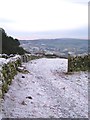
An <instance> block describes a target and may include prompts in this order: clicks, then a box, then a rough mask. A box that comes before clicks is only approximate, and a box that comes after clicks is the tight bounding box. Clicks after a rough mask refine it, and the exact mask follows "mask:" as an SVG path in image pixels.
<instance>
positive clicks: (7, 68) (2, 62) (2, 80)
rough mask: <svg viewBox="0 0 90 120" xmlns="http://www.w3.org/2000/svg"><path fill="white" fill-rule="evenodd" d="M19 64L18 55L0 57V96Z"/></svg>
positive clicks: (19, 57) (19, 58) (5, 89)
mask: <svg viewBox="0 0 90 120" xmlns="http://www.w3.org/2000/svg"><path fill="white" fill-rule="evenodd" d="M19 66H21V56H19V55H16V56H15V57H11V58H9V59H5V58H0V97H2V96H3V95H4V93H6V92H7V90H8V86H9V85H10V84H11V82H12V80H13V78H14V76H15V75H16V74H17V68H18V67H19Z"/></svg>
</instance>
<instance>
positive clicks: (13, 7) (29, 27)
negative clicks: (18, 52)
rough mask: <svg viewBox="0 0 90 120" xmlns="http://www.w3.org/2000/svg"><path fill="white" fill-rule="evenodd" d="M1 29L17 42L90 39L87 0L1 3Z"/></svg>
mask: <svg viewBox="0 0 90 120" xmlns="http://www.w3.org/2000/svg"><path fill="white" fill-rule="evenodd" d="M0 27H2V28H4V29H5V30H6V32H7V34H8V35H11V36H12V37H15V38H18V39H39V38H40V39H41V38H61V37H62V38H66V37H68V38H69V37H74V38H88V0H0Z"/></svg>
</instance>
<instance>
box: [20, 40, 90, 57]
mask: <svg viewBox="0 0 90 120" xmlns="http://www.w3.org/2000/svg"><path fill="white" fill-rule="evenodd" d="M20 43H21V46H22V47H23V48H25V49H26V50H28V51H30V52H32V51H35V50H36V51H35V52H37V50H38V51H41V50H42V51H51V52H53V51H55V52H58V53H60V54H63V53H64V54H65V55H66V56H67V55H68V52H73V53H75V54H83V53H88V40H87V39H75V38H56V39H38V40H21V41H20Z"/></svg>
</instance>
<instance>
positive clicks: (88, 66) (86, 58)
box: [68, 54, 90, 72]
mask: <svg viewBox="0 0 90 120" xmlns="http://www.w3.org/2000/svg"><path fill="white" fill-rule="evenodd" d="M74 71H90V55H78V56H72V55H70V54H69V55H68V72H74Z"/></svg>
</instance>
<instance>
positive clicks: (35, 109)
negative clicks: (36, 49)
mask: <svg viewBox="0 0 90 120" xmlns="http://www.w3.org/2000/svg"><path fill="white" fill-rule="evenodd" d="M24 65H25V66H26V68H27V69H28V70H29V71H30V73H28V74H21V73H20V74H18V75H17V76H16V77H15V79H14V81H13V82H12V85H11V86H10V89H9V91H8V93H7V94H6V95H5V99H4V101H3V102H4V105H3V113H4V116H5V117H14V118H18V117H20V118H25V117H26V118H40V117H42V118H52V117H54V118H60V117H63V118H73V117H75V118H81V117H88V74H87V73H86V72H80V73H75V74H72V75H67V74H65V72H66V71H67V59H46V58H42V59H38V60H33V61H31V62H29V63H25V64H24Z"/></svg>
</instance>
